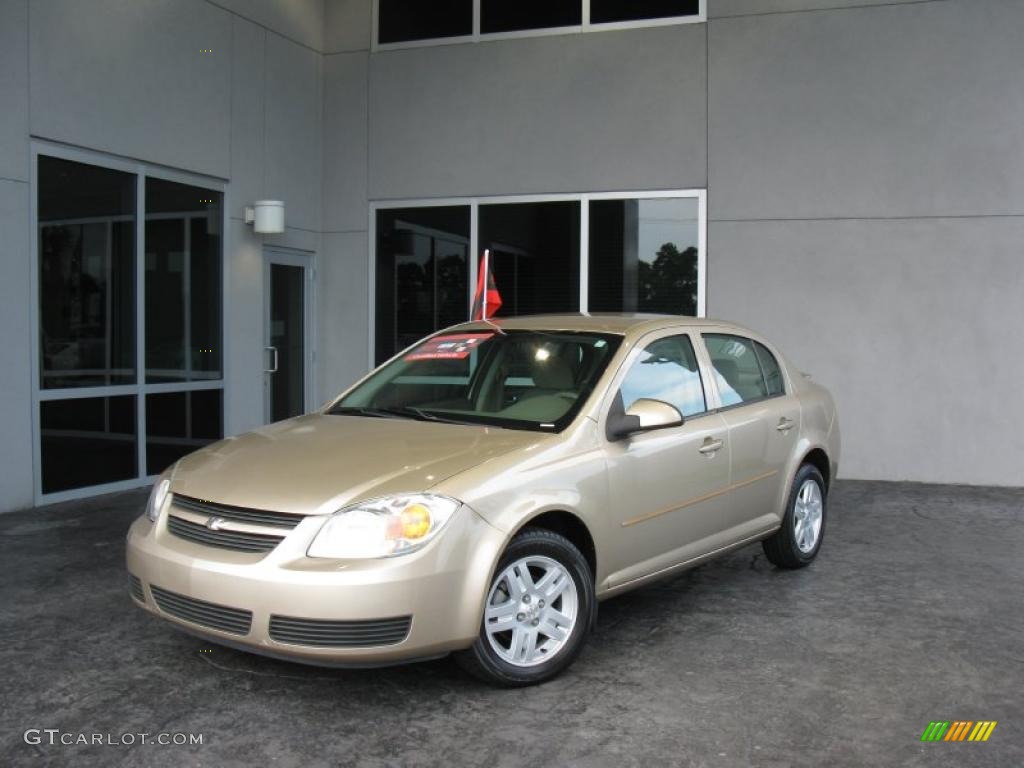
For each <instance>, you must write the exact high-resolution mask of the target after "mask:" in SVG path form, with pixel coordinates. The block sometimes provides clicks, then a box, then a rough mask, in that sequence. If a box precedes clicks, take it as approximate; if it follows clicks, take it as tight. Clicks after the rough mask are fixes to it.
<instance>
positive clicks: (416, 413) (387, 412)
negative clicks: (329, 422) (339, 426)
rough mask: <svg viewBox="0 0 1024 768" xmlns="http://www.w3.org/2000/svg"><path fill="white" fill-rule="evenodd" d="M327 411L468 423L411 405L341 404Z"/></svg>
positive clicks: (378, 416)
mask: <svg viewBox="0 0 1024 768" xmlns="http://www.w3.org/2000/svg"><path fill="white" fill-rule="evenodd" d="M328 413H331V414H336V415H342V416H344V415H346V414H352V415H355V416H374V417H376V418H381V419H415V420H416V421H436V422H438V423H439V424H469V423H471V422H468V421H459V420H458V419H449V418H446V417H444V416H438V415H437V414H435V413H429V412H427V411H424V410H423V409H422V408H416V407H415V406H412V405H403V406H401V407H400V408H371V407H369V406H365V405H360V406H349V405H341V406H338V407H336V408H332V409H331V410H330V411H328Z"/></svg>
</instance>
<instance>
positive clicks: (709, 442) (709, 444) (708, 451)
mask: <svg viewBox="0 0 1024 768" xmlns="http://www.w3.org/2000/svg"><path fill="white" fill-rule="evenodd" d="M723 445H725V443H723V442H722V441H721V440H714V439H712V438H710V437H706V438H704V445H702V446H701V447H700V448H698V449H697V450H698V451H700V452H701V453H703V454H704V455H705V456H713V455H714V454H715V453H717V452H718V450H719V449H720V448H721V447H722V446H723Z"/></svg>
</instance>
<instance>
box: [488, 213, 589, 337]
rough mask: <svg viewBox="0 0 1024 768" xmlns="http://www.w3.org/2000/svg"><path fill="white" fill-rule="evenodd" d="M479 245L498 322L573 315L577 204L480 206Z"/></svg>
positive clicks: (576, 288) (577, 267)
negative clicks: (487, 262) (487, 260)
mask: <svg viewBox="0 0 1024 768" xmlns="http://www.w3.org/2000/svg"><path fill="white" fill-rule="evenodd" d="M479 240H480V248H481V251H482V250H483V249H485V248H489V249H490V251H491V270H492V273H493V275H494V282H495V284H496V286H497V289H498V292H499V293H500V294H501V302H502V303H501V307H500V308H499V309H498V311H497V315H498V316H499V317H512V316H515V315H537V314H544V313H548V312H578V311H579V309H580V203H579V201H576V200H571V201H569V200H567V201H557V202H548V203H507V204H506V203H502V204H496V205H481V206H480V212H479Z"/></svg>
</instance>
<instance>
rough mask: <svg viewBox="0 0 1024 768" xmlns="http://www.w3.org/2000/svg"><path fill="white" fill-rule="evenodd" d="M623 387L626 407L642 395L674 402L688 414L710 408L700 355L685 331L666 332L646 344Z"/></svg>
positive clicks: (673, 403)
mask: <svg viewBox="0 0 1024 768" xmlns="http://www.w3.org/2000/svg"><path fill="white" fill-rule="evenodd" d="M620 391H621V392H622V405H623V407H625V409H626V410H629V407H630V406H631V405H632V404H633V403H634V402H636V401H637V400H639V399H640V398H642V397H646V398H650V399H652V400H661V401H662V402H666V403H668V404H669V405H674V406H675V407H676V409H677V410H678V411H679V412H680V413H681V414H683V416H687V417H689V416H694V415H696V414H699V413H704V411H706V410H707V405H706V404H705V401H704V386H703V384H702V383H701V378H700V368H699V367H698V365H697V356H696V355H695V354H694V352H693V344H692V343H691V342H690V337H689V336H687V335H685V334H680V335H678V336H666V337H665V338H662V339H658V340H657V341H652V342H651V343H650V344H648V345H647V346H646V347H644V349H643V351H642V352H641V353H640V357H638V358H637V360H636V361H635V362H634V363H633V365H632V366H631V367H630V369H629V372H628V373H627V374H626V377H625V378H624V379H623V380H622V387H621V389H620Z"/></svg>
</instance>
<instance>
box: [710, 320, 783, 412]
mask: <svg viewBox="0 0 1024 768" xmlns="http://www.w3.org/2000/svg"><path fill="white" fill-rule="evenodd" d="M704 342H705V343H706V344H707V347H708V354H709V355H710V356H711V364H712V365H713V366H714V369H715V382H716V383H717V384H718V393H719V396H720V397H721V400H722V405H723V406H727V405H737V404H739V403H746V402H750V401H751V400H759V399H761V398H763V397H766V396H767V395H768V391H767V389H766V388H765V384H764V376H763V375H762V373H761V366H760V364H759V363H758V361H757V353H756V352H754V343H753V342H752V341H751V340H750V339H745V338H743V337H742V336H731V335H725V334H715V333H708V334H705V335H704Z"/></svg>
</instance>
